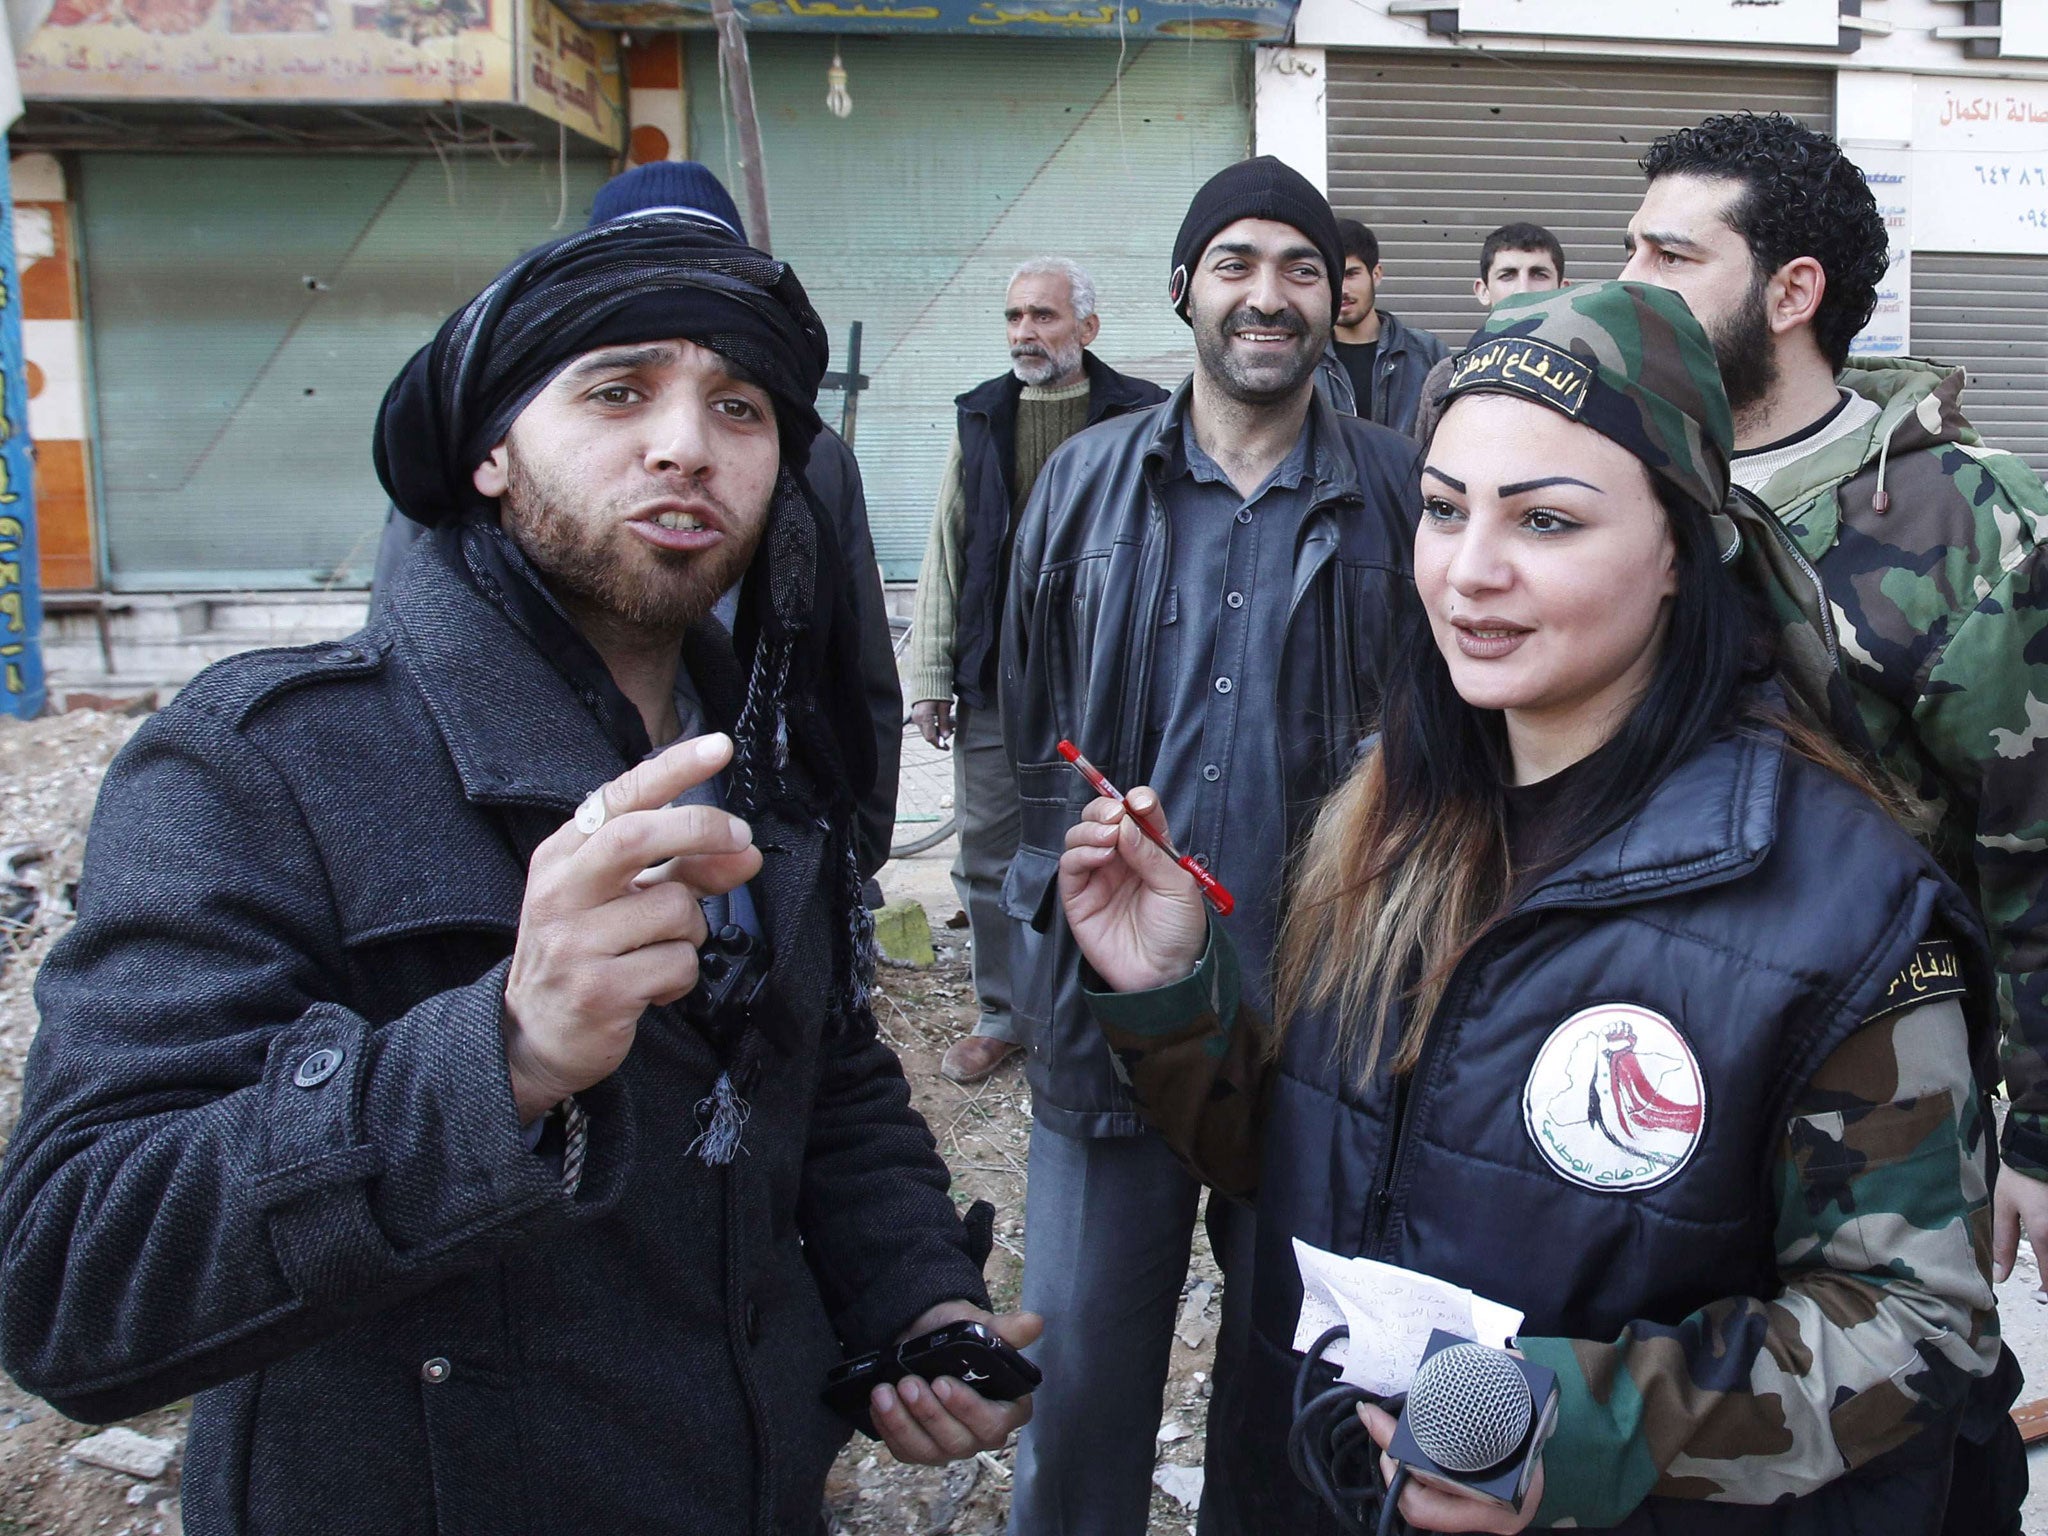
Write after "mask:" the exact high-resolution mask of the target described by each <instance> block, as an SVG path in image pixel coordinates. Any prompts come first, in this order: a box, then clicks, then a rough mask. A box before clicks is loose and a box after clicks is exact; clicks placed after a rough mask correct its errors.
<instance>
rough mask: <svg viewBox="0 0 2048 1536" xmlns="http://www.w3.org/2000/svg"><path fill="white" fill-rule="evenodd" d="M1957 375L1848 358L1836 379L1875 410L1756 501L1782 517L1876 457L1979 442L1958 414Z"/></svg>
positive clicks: (1783, 473) (1778, 477)
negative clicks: (1861, 425)
mask: <svg viewBox="0 0 2048 1536" xmlns="http://www.w3.org/2000/svg"><path fill="white" fill-rule="evenodd" d="M1964 377H1965V375H1964V372H1963V370H1962V369H1960V368H1952V367H1950V366H1948V365H1947V364H1946V363H1932V362H1928V361H1926V360H1924V359H1922V358H1917V357H1855V358H1851V359H1850V360H1849V366H1848V367H1846V368H1844V369H1843V370H1842V371H1841V373H1840V374H1838V375H1837V376H1836V382H1837V383H1838V384H1840V385H1841V386H1842V388H1844V389H1846V390H1848V391H1850V392H1851V393H1852V394H1856V395H1860V396H1862V397H1863V398H1864V399H1865V400H1868V401H1870V402H1871V404H1873V405H1875V406H1876V407H1877V408H1878V410H1877V415H1876V416H1875V417H1874V418H1873V419H1872V420H1871V422H1870V425H1869V426H1868V427H1866V428H1865V429H1864V430H1863V431H1861V432H1853V433H1851V434H1850V435H1849V436H1847V437H1844V438H1839V439H1837V440H1836V441H1834V442H1832V443H1829V444H1828V445H1827V447H1825V448H1823V449H1821V450H1820V451H1819V452H1818V453H1811V454H1807V455H1806V456H1804V457H1803V458H1800V459H1799V460H1797V461H1796V462H1794V463H1791V464H1788V465H1786V466H1785V468H1783V469H1781V470H1779V471H1778V473H1777V474H1775V475H1773V476H1772V477H1771V480H1770V483H1769V484H1768V485H1766V486H1765V487H1764V489H1763V494H1762V498H1761V499H1762V500H1763V501H1764V503H1765V504H1766V505H1767V506H1769V507H1770V508H1771V510H1772V511H1774V512H1786V511H1789V510H1790V509H1792V508H1794V507H1797V506H1799V505H1800V504H1801V503H1803V502H1807V501H1811V500H1812V499H1813V498H1814V497H1816V496H1819V495H1821V494H1822V493H1823V492H1826V491H1831V490H1833V489H1834V488H1835V487H1836V486H1838V485H1840V484H1841V483H1842V482H1843V481H1845V480H1848V479H1850V478H1851V477H1853V476H1855V475H1857V474H1859V473H1861V472H1862V470H1863V469H1864V467H1865V466H1867V465H1869V464H1873V463H1875V462H1876V461H1877V458H1878V456H1879V455H1880V454H1884V455H1886V456H1888V457H1890V458H1894V459H1896V458H1900V457H1903V456H1904V455H1906V454H1909V453H1917V452H1918V451H1920V450H1921V449H1924V448H1935V447H1939V446H1940V445H1942V444H1944V443H1961V444H1964V445H1969V446H1974V445H1975V444H1977V443H1979V442H1981V441H1982V439H1981V438H1980V437H1979V436H1978V435H1977V429H1976V428H1974V427H1972V426H1971V425H1970V423H1969V421H1968V420H1967V419H1966V418H1965V417H1964V415H1963V411H1962V394H1963V383H1964Z"/></svg>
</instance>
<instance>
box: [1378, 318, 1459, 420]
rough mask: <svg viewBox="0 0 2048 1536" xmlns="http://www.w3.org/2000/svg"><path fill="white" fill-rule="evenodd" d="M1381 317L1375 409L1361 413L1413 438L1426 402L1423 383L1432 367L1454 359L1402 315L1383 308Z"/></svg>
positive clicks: (1445, 348)
mask: <svg viewBox="0 0 2048 1536" xmlns="http://www.w3.org/2000/svg"><path fill="white" fill-rule="evenodd" d="M1379 316H1380V350H1379V356H1378V357H1377V358H1376V359H1375V360H1374V362H1373V367H1372V400H1371V402H1370V405H1371V408H1370V409H1369V410H1364V411H1361V412H1360V413H1359V414H1360V415H1362V416H1369V417H1371V418H1372V419H1373V420H1374V421H1376V422H1378V423H1379V424H1380V425H1381V426H1383V427H1391V428H1392V429H1393V430H1394V431H1396V432H1399V433H1401V434H1402V435H1403V436H1404V437H1405V436H1412V435H1413V434H1414V432H1415V413H1416V408H1417V407H1418V406H1419V405H1420V404H1421V402H1422V381H1423V380H1424V379H1425V378H1426V377H1428V374H1429V370H1430V369H1431V368H1433V367H1435V366H1436V365H1437V363H1438V362H1440V361H1441V360H1442V359H1444V358H1446V357H1448V356H1450V349H1449V348H1448V347H1446V346H1445V345H1444V344H1443V343H1442V342H1440V341H1438V340H1437V339H1436V337H1435V336H1433V335H1431V334H1430V333H1429V332H1428V331H1421V330H1417V329H1416V328H1415V327H1414V326H1411V325H1403V324H1402V323H1401V319H1400V317H1399V316H1398V315H1390V314H1388V313H1387V312H1386V311H1385V310H1384V309H1383V310H1381V311H1380V312H1379ZM1359 403H1360V404H1361V405H1363V404H1366V402H1364V401H1361V402H1359Z"/></svg>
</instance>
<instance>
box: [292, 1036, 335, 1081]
mask: <svg viewBox="0 0 2048 1536" xmlns="http://www.w3.org/2000/svg"><path fill="white" fill-rule="evenodd" d="M341 1061H342V1054H341V1052H340V1051H337V1050H336V1049H335V1048H334V1047H333V1046H331V1045H330V1046H326V1047H324V1048H322V1049H320V1050H317V1051H315V1052H314V1053H313V1054H312V1055H310V1056H308V1057H307V1058H306V1059H305V1060H304V1061H302V1062H300V1063H299V1070H298V1071H296V1072H294V1073H293V1074H292V1081H293V1082H295V1083H297V1084H298V1085H299V1086H300V1087H301V1088H318V1087H319V1086H320V1085H321V1084H322V1083H324V1082H326V1081H327V1079H329V1078H330V1077H332V1076H334V1074H335V1073H337V1072H339V1071H340V1070H341Z"/></svg>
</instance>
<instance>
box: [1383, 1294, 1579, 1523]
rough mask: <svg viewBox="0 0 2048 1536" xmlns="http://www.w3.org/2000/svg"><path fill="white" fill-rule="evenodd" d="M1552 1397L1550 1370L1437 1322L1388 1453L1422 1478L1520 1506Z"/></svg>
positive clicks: (1549, 1424)
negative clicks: (1467, 1336) (1446, 1330)
mask: <svg viewBox="0 0 2048 1536" xmlns="http://www.w3.org/2000/svg"><path fill="white" fill-rule="evenodd" d="M1557 1400H1558V1391H1557V1376H1556V1374H1555V1373H1554V1372H1552V1371H1550V1370H1548V1369H1546V1368H1545V1367H1543V1366H1540V1365H1531V1364H1530V1363H1529V1362H1528V1361H1526V1360H1522V1359H1519V1358H1517V1357H1516V1356H1514V1355H1511V1354H1509V1353H1508V1352H1507V1351H1506V1350H1504V1349H1491V1348H1489V1347H1488V1346H1486V1345H1484V1344H1475V1343H1473V1342H1472V1341H1471V1340H1470V1339H1461V1338H1459V1337H1458V1336H1457V1335H1456V1334H1452V1333H1445V1332H1444V1331H1443V1330H1442V1329H1441V1328H1438V1329H1435V1330H1433V1331H1432V1332H1431V1333H1430V1336H1429V1344H1428V1346H1427V1347H1426V1348H1425V1349H1424V1350H1423V1352H1422V1362H1421V1364H1419V1365H1418V1366H1416V1368H1415V1379H1414V1380H1413V1381H1412V1382H1410V1383H1409V1386H1408V1402H1407V1405H1406V1406H1405V1407H1404V1408H1403V1409H1402V1410H1401V1418H1400V1422H1399V1423H1398V1424H1397V1425H1396V1426H1395V1428H1394V1438H1393V1439H1392V1440H1391V1441H1389V1442H1388V1445H1387V1455H1388V1456H1389V1457H1391V1458H1392V1459H1393V1460H1394V1461H1396V1462H1398V1463H1400V1465H1401V1466H1403V1467H1405V1468H1406V1469H1407V1470H1408V1472H1409V1474H1410V1475H1411V1476H1413V1477H1415V1478H1417V1479H1419V1480H1420V1481H1422V1482H1425V1483H1433V1484H1435V1485H1436V1486H1437V1487H1439V1488H1442V1489H1444V1490H1445V1491H1446V1492H1450V1493H1464V1494H1471V1495H1473V1496H1475V1497H1477V1498H1482V1499H1490V1500H1492V1501H1493V1502H1494V1503H1496V1504H1502V1505H1505V1506H1506V1507H1508V1508H1509V1509H1512V1510H1514V1511H1515V1512H1516V1513H1517V1514H1520V1513H1521V1509H1522V1501H1523V1500H1524V1499H1525V1498H1526V1497H1527V1496H1528V1492H1529V1480H1530V1478H1531V1477H1533V1476H1534V1475H1535V1471H1536V1464H1537V1462H1538V1461H1539V1460H1540V1459H1541V1457H1542V1454H1543V1446H1544V1443H1545V1442H1546V1441H1547V1440H1549V1438H1550V1433H1551V1431H1552V1430H1553V1429H1555V1428H1556V1427H1557Z"/></svg>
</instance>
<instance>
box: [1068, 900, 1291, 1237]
mask: <svg viewBox="0 0 2048 1536" xmlns="http://www.w3.org/2000/svg"><path fill="white" fill-rule="evenodd" d="M1238 974H1239V973H1238V959H1237V950H1236V948H1235V947H1234V946H1233V945H1232V944H1231V942H1230V937H1229V935H1228V934H1226V933H1224V932H1223V930H1222V929H1220V928H1218V927H1217V926H1216V925H1215V924H1214V923H1211V924H1210V925H1209V947H1208V949H1206V950H1205V951H1204V952H1203V954H1202V958H1201V961H1200V962H1199V963H1198V964H1197V965H1196V966H1195V969H1194V971H1193V973H1192V974H1190V975H1189V976H1187V977H1185V978H1184V979H1182V980H1180V981H1176V982H1173V983H1172V984H1170V985H1168V986H1164V987H1157V988H1154V989H1153V990H1151V991H1149V992H1105V991H1101V990H1098V986H1097V983H1096V978H1095V976H1094V974H1093V973H1092V972H1085V973H1084V975H1083V982H1084V987H1083V990H1084V992H1085V993H1086V995H1087V998H1088V1007H1089V1009H1090V1011H1091V1012H1093V1013H1094V1015H1095V1022H1096V1023H1097V1024H1099V1025H1100V1026H1101V1028H1102V1033H1103V1037H1104V1038H1105V1039H1107V1040H1108V1041H1109V1048H1110V1052H1111V1055H1112V1058H1113V1060H1114V1061H1115V1063H1116V1071H1117V1076H1118V1077H1119V1078H1121V1079H1122V1080H1123V1084H1124V1086H1125V1087H1126V1088H1128V1089H1129V1090H1130V1093H1131V1097H1132V1098H1134V1099H1136V1100H1137V1103H1138V1109H1139V1112H1140V1113H1141V1114H1143V1115H1144V1117H1145V1119H1146V1121H1147V1122H1148V1123H1150V1124H1151V1126H1152V1127H1153V1128H1154V1129H1155V1130H1157V1131H1158V1132H1159V1134H1160V1135H1161V1137H1163V1138H1164V1139H1165V1141H1166V1144H1167V1145H1168V1146H1169V1147H1171V1148H1172V1149H1173V1152H1174V1155H1175V1156H1176V1157H1178V1158H1179V1159H1180V1160H1181V1161H1182V1162H1183V1163H1185V1164H1186V1165H1187V1166H1188V1168H1189V1169H1190V1170H1191V1171H1192V1172H1193V1173H1194V1175H1195V1177H1196V1178H1198V1179H1200V1180H1201V1181H1202V1182H1203V1183H1204V1184H1207V1185H1208V1186H1209V1187H1210V1188H1212V1189H1218V1190H1221V1191H1222V1192H1223V1193H1224V1194H1226V1195H1231V1196H1234V1197H1236V1198H1238V1199H1249V1198H1250V1197H1251V1195H1252V1193H1253V1191H1255V1190H1256V1189H1257V1188H1258V1184H1259V1123H1260V1117H1261V1114H1262V1111H1263V1109H1264V1106H1265V1099H1266V1083H1267V1077H1268V1072H1269V1066H1268V1058H1267V1053H1266V1051H1265V1050H1264V1048H1263V1044H1262V1041H1263V1038H1264V1034H1265V1028H1264V1025H1263V1023H1262V1022H1261V1021H1260V1020H1259V1019H1257V1018H1256V1017H1254V1016H1253V1015H1252V1014H1251V1012H1250V1011H1249V1010H1248V1009H1246V1008H1245V1007H1244V1006H1243V1003H1242V1000H1241V999H1242V993H1241V990H1240V988H1239V983H1238Z"/></svg>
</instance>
